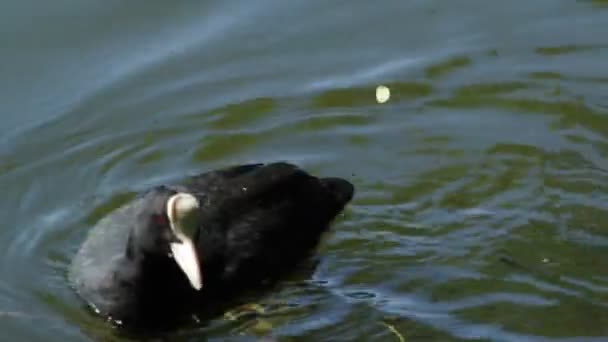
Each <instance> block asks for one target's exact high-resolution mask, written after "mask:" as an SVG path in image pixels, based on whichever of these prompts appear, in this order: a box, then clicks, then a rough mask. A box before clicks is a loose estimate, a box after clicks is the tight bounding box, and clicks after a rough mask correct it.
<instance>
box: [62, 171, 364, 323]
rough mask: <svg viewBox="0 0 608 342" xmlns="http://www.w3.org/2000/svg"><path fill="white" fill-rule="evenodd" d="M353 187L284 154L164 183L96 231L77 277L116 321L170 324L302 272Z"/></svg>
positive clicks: (76, 283) (79, 287)
mask: <svg viewBox="0 0 608 342" xmlns="http://www.w3.org/2000/svg"><path fill="white" fill-rule="evenodd" d="M353 194H354V187H353V185H352V184H351V183H350V182H348V181H346V180H344V179H341V178H317V177H314V176H312V175H310V174H309V173H307V172H305V171H303V170H302V169H300V168H298V167H297V166H295V165H292V164H289V163H284V162H275V163H269V164H247V165H239V166H233V167H228V168H224V169H220V170H215V171H211V172H207V173H203V174H200V175H197V176H193V177H189V178H188V179H186V181H184V182H183V183H180V184H175V185H163V186H156V187H154V188H152V189H150V190H149V191H147V192H145V193H144V194H142V195H141V196H139V197H138V198H136V199H135V200H134V201H132V202H131V203H128V204H126V205H124V206H122V207H121V208H119V209H117V210H115V211H114V212H112V213H111V214H110V215H108V216H107V217H105V218H103V219H102V220H101V221H100V222H99V223H98V225H97V226H96V227H94V228H93V229H92V231H91V232H90V233H89V236H88V238H87V239H86V241H85V242H84V243H83V245H82V246H81V248H80V249H79V251H78V252H77V254H76V256H75V258H74V260H73V263H72V266H71V268H70V274H69V278H70V281H71V283H72V285H73V287H74V288H75V290H76V291H77V293H78V294H79V295H80V296H81V297H82V298H83V299H84V300H85V301H86V302H87V303H89V304H90V305H91V306H92V307H93V308H94V309H95V311H96V312H98V313H99V314H101V315H103V316H105V317H108V318H110V319H111V320H113V321H114V322H120V323H122V324H123V325H132V326H141V325H144V326H152V325H157V324H162V323H166V322H167V321H168V320H170V319H173V318H175V317H178V316H180V315H183V314H185V313H188V312H190V311H191V310H196V309H200V308H202V307H204V306H205V305H206V303H208V302H211V301H214V300H215V301H217V300H219V298H223V297H222V296H224V297H229V296H231V295H233V294H236V293H238V291H240V290H246V289H249V288H252V287H255V286H256V285H258V284H261V283H265V282H267V281H272V280H276V279H278V278H280V277H282V276H283V275H285V274H286V273H287V272H289V271H290V270H293V269H294V268H295V267H296V265H298V264H299V263H301V262H302V261H304V260H305V259H306V258H307V257H308V256H309V255H311V254H312V253H313V252H314V249H315V247H316V246H317V245H318V243H319V241H320V238H321V236H322V234H323V233H324V232H326V231H327V230H328V227H329V225H330V223H331V222H332V220H333V219H334V218H335V217H336V216H337V215H338V214H339V213H340V212H341V211H342V210H343V208H344V206H345V205H346V204H347V203H348V202H350V201H351V199H352V197H353Z"/></svg>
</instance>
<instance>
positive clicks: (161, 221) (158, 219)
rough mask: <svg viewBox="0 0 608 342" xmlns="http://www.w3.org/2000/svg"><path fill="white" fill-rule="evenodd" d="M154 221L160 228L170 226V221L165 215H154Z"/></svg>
mask: <svg viewBox="0 0 608 342" xmlns="http://www.w3.org/2000/svg"><path fill="white" fill-rule="evenodd" d="M152 221H153V222H154V223H155V224H157V225H159V226H166V225H168V224H169V220H168V219H167V217H166V216H165V215H153V216H152Z"/></svg>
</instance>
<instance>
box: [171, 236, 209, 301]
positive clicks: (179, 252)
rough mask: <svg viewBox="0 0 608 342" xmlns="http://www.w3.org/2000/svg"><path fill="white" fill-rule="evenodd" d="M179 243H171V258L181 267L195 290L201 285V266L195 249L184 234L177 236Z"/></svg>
mask: <svg viewBox="0 0 608 342" xmlns="http://www.w3.org/2000/svg"><path fill="white" fill-rule="evenodd" d="M179 238H180V240H181V243H177V242H174V243H171V253H173V259H175V262H176V263H177V265H178V266H179V267H180V268H181V269H182V271H183V272H184V274H186V277H188V280H189V281H190V285H192V287H193V288H194V289H196V290H197V291H198V290H200V289H201V288H202V287H203V279H202V275H201V268H200V266H199V262H198V257H197V255H196V249H195V248H194V244H193V243H192V240H190V239H189V238H187V237H185V236H180V237H179Z"/></svg>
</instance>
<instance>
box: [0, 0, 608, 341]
mask: <svg viewBox="0 0 608 342" xmlns="http://www.w3.org/2000/svg"><path fill="white" fill-rule="evenodd" d="M0 13H1V14H0V17H1V19H2V20H0V52H1V54H0V56H2V57H1V59H2V63H0V113H1V115H2V118H3V120H2V122H1V123H0V142H1V144H0V189H2V193H3V195H4V196H3V197H4V200H3V201H0V218H1V221H2V223H3V224H2V229H1V230H0V250H1V251H2V252H1V254H0V274H1V276H0V331H2V333H1V335H0V340H2V341H17V340H19V341H87V340H99V341H112V340H121V338H120V337H118V336H117V335H116V334H115V332H114V330H113V329H112V328H111V327H110V326H108V325H107V324H106V323H104V322H103V321H101V320H100V319H98V318H97V317H95V316H93V315H91V314H90V313H89V312H88V311H87V310H85V309H84V308H83V306H82V303H81V302H80V301H79V299H78V298H76V297H75V295H74V294H73V293H72V291H71V290H70V289H69V288H68V286H67V283H66V270H67V267H68V265H69V262H70V259H71V257H72V255H73V253H74V252H75V250H76V249H77V248H78V245H79V244H80V243H81V242H82V239H83V238H84V236H85V235H86V231H87V229H88V228H89V227H91V225H93V224H94V223H95V222H96V221H97V220H98V219H99V218H100V217H102V216H103V215H105V214H106V213H108V212H109V211H111V210H112V209H114V208H116V207H117V206H119V205H120V204H121V203H123V202H124V201H126V200H128V199H129V198H131V196H132V195H133V193H134V192H136V191H139V190H143V189H145V188H147V187H148V186H150V185H153V184H158V183H162V182H167V181H170V180H174V179H177V178H179V177H181V176H183V175H186V174H189V173H193V172H198V171H204V170H209V169H212V168H216V167H220V166H225V165H230V164H234V163H244V162H252V161H271V160H288V161H291V162H296V163H298V164H300V165H302V166H303V167H305V168H306V169H308V170H310V171H311V172H313V173H316V174H320V175H336V176H343V177H346V178H348V179H350V180H351V181H352V182H353V183H355V185H356V187H357V189H358V193H357V196H356V198H355V201H354V202H353V204H352V205H351V206H350V207H349V208H348V210H347V212H346V214H345V215H344V217H342V218H340V220H339V221H338V222H337V223H336V225H335V226H334V227H335V232H334V234H333V235H331V236H330V237H329V238H328V239H327V241H326V242H325V244H324V245H323V246H321V248H320V255H321V262H320V264H319V266H318V267H317V269H316V270H315V272H314V273H313V274H312V275H306V276H302V277H301V278H294V279H293V280H291V281H287V282H285V283H284V284H282V286H280V288H278V289H277V290H276V291H274V292H271V293H268V294H266V295H265V296H263V297H261V298H260V300H259V305H260V308H262V309H263V310H261V309H258V311H259V313H258V314H257V315H252V314H247V315H238V314H232V315H228V316H227V317H218V318H217V319H216V320H212V321H210V322H203V323H201V324H200V326H199V327H196V328H189V329H185V330H184V331H179V332H176V333H175V334H174V335H172V336H170V340H176V341H200V340H205V339H207V340H209V341H213V340H221V341H225V340H240V339H242V340H255V339H258V338H261V337H268V338H273V339H275V340H277V341H329V340H334V341H335V340H342V341H350V340H357V341H399V340H400V337H402V338H404V339H405V340H406V341H422V340H426V341H451V340H484V341H486V340H493V341H537V340H538V341H541V340H542V341H545V340H553V339H554V340H560V341H563V340H572V341H584V340H598V341H600V340H606V339H608V273H607V272H608V271H607V270H608V267H607V266H608V258H606V251H607V250H608V226H606V224H607V222H608V209H607V208H606V203H608V185H607V184H608V177H606V176H607V174H608V95H606V94H608V69H607V68H606V66H607V65H608V64H607V63H608V62H606V61H608V43H607V40H606V37H605V36H604V29H605V28H608V2H606V1H599V0H597V1H582V0H581V1H565V0H561V1H559V0H538V1H534V2H527V1H510V2H498V1H492V2H488V1H482V0H467V1H381V2H369V1H358V0H357V1H332V2H323V1H299V0H298V1H291V2H286V1H277V0H268V1H257V2H255V3H254V2H236V1H207V2H204V3H195V2H180V3H167V2H161V1H143V0H139V1H130V2H124V1H104V2H75V1H68V0H60V1H55V2H52V3H51V2H48V3H46V2H44V3H42V2H33V1H21V2H18V1H5V2H4V3H3V4H0ZM379 84H384V85H386V86H388V87H389V88H390V89H391V95H392V96H391V99H390V100H389V101H388V102H387V103H385V104H378V103H377V102H376V100H375V95H374V92H375V88H376V86H378V85H379Z"/></svg>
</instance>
